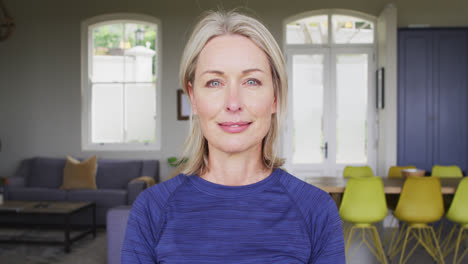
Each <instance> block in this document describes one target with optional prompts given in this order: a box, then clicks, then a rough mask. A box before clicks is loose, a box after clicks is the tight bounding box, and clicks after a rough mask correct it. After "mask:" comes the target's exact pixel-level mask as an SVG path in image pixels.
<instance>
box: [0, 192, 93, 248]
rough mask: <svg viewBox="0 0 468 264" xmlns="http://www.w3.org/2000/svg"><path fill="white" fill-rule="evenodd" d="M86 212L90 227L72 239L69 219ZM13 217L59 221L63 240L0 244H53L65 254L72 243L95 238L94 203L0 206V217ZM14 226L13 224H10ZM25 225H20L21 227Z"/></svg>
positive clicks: (10, 240) (2, 241) (16, 240)
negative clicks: (62, 247) (88, 215)
mask: <svg viewBox="0 0 468 264" xmlns="http://www.w3.org/2000/svg"><path fill="white" fill-rule="evenodd" d="M82 211H88V212H90V217H91V218H92V225H91V227H87V228H85V229H84V230H83V231H82V232H79V233H78V234H76V235H75V236H74V237H71V235H70V232H71V231H72V226H71V223H70V222H71V218H72V217H73V216H74V215H76V214H77V213H79V212H82ZM6 215H14V216H16V217H21V218H23V217H25V218H27V217H38V216H40V217H47V218H50V219H52V218H54V221H59V222H60V224H59V225H58V227H59V228H61V229H63V231H64V233H65V238H64V240H60V241H56V240H55V241H52V240H36V239H34V240H33V239H15V238H8V239H5V238H0V243H35V244H53V245H57V244H59V245H63V246H64V250H65V252H66V253H69V252H70V246H71V244H72V243H73V242H75V241H77V240H79V239H81V238H83V237H85V236H86V235H88V234H92V235H93V238H95V237H96V203H94V202H58V201H43V202H38V201H11V200H10V201H4V202H3V204H1V205H0V216H6ZM12 224H14V223H12ZM23 226H24V227H27V225H22V227H23Z"/></svg>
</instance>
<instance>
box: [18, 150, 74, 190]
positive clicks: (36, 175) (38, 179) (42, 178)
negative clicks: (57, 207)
mask: <svg viewBox="0 0 468 264" xmlns="http://www.w3.org/2000/svg"><path fill="white" fill-rule="evenodd" d="M31 165H32V166H31V174H30V175H29V178H28V180H27V186H29V187H42V188H55V189H58V188H59V187H60V185H61V184H62V176H63V168H64V167H65V159H63V158H61V159H57V158H36V159H35V160H34V161H33V162H32V164H31Z"/></svg>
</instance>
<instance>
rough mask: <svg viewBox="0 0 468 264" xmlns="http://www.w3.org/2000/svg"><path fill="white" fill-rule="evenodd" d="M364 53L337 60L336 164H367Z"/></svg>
mask: <svg viewBox="0 0 468 264" xmlns="http://www.w3.org/2000/svg"><path fill="white" fill-rule="evenodd" d="M367 59H368V58H367V54H342V55H338V56H337V57H336V85H337V87H336V88H337V91H336V96H337V120H336V135H337V136H336V141H337V143H336V145H337V153H336V162H337V163H341V164H343V163H344V164H350V163H367V144H366V142H367V88H368V87H367V83H368V82H367V78H368V76H367V72H368V69H367V67H368V66H367Z"/></svg>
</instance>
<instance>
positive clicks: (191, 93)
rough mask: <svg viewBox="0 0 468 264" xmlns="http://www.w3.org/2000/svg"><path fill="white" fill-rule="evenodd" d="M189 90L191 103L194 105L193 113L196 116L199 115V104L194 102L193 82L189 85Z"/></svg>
mask: <svg viewBox="0 0 468 264" xmlns="http://www.w3.org/2000/svg"><path fill="white" fill-rule="evenodd" d="M187 89H188V93H189V96H190V102H191V103H192V112H193V114H194V115H196V114H197V113H198V112H197V104H196V103H195V100H194V96H193V87H192V83H191V82H188V83H187Z"/></svg>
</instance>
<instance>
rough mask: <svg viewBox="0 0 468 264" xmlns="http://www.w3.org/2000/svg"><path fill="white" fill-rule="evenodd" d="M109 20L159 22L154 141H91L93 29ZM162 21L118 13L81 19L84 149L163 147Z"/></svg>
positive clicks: (124, 149) (145, 149)
mask: <svg viewBox="0 0 468 264" xmlns="http://www.w3.org/2000/svg"><path fill="white" fill-rule="evenodd" d="M108 23H141V24H145V23H151V24H155V25H156V26H157V35H156V40H155V42H156V43H155V51H156V62H155V68H156V69H155V74H156V83H155V85H156V120H155V122H156V141H155V142H152V143H92V141H91V136H92V135H91V128H92V127H91V122H92V119H91V102H92V98H91V80H90V77H89V68H90V67H89V65H90V63H91V61H92V60H91V56H92V54H93V52H92V43H93V36H92V29H93V28H95V27H96V26H99V25H102V24H108ZM161 28H162V27H161V22H160V20H159V19H157V18H154V17H152V16H147V15H142V14H134V13H116V14H106V15H100V16H96V17H92V18H89V19H86V20H84V21H83V22H82V23H81V149H82V150H83V151H159V150H160V149H161V138H162V135H161V59H162V56H161V50H162V46H161V44H162V39H161V35H162V34H161V33H162V30H161Z"/></svg>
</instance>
